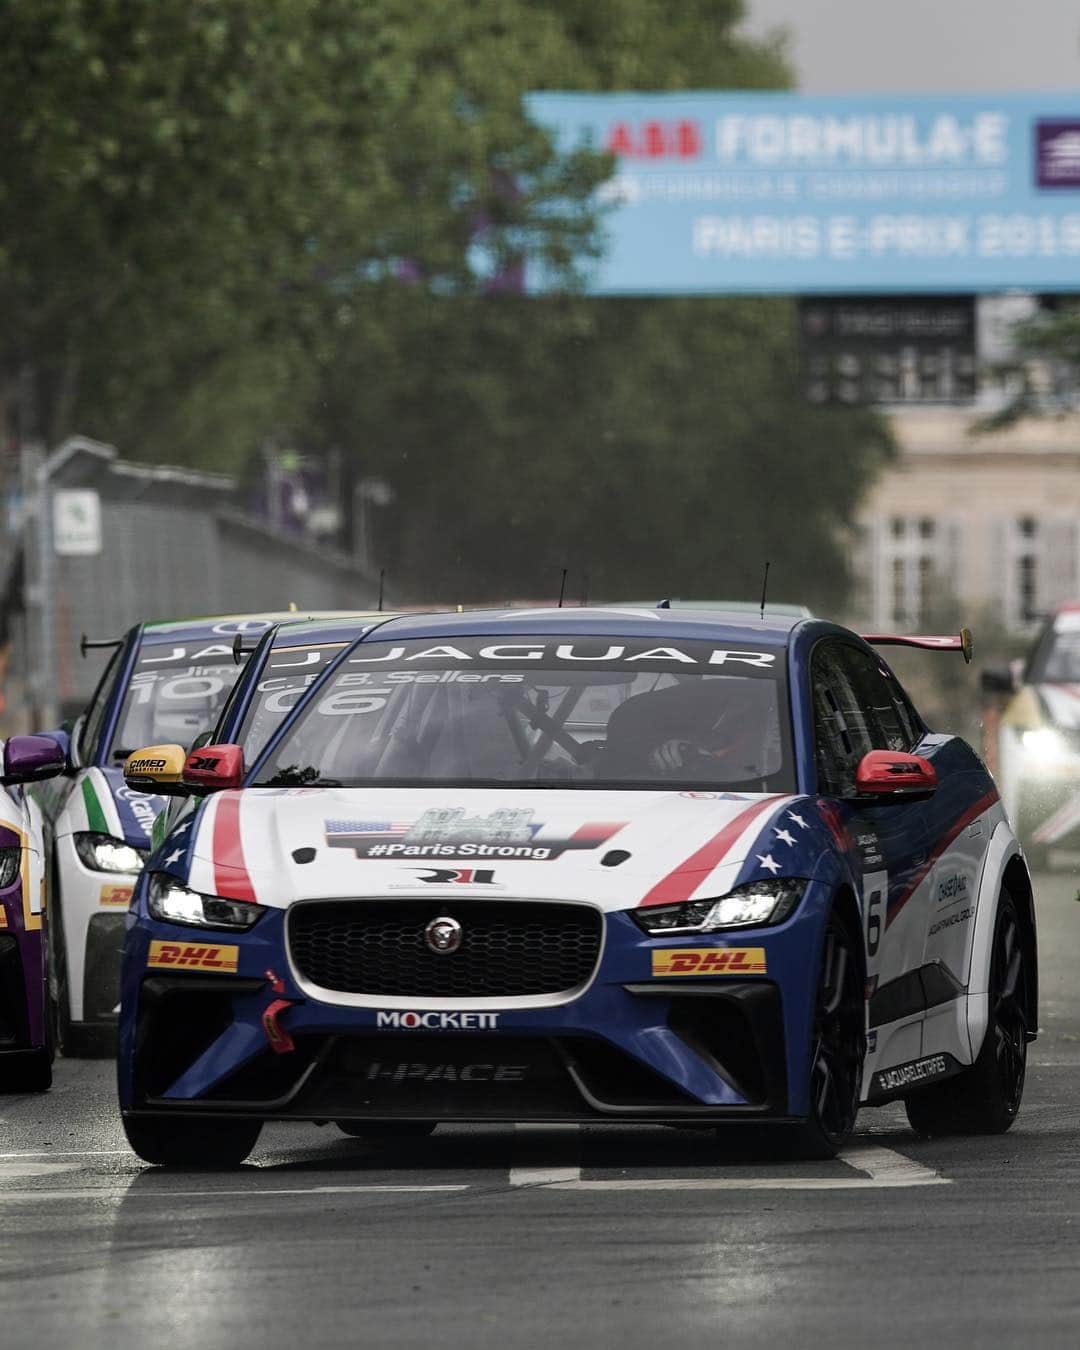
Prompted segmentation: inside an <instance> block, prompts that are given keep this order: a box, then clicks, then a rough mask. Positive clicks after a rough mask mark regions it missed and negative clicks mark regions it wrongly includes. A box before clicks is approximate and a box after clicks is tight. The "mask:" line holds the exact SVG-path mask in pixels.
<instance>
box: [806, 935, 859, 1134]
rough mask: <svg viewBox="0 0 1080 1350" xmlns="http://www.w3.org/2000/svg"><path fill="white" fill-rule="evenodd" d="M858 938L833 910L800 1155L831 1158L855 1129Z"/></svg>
mask: <svg viewBox="0 0 1080 1350" xmlns="http://www.w3.org/2000/svg"><path fill="white" fill-rule="evenodd" d="M860 942H861V935H856V934H854V933H853V932H852V930H851V928H850V927H849V925H848V924H846V923H845V922H844V921H843V919H842V918H841V917H840V916H839V915H838V914H837V913H836V911H835V910H834V911H833V913H832V914H830V916H829V920H828V923H827V924H826V926H825V940H824V943H823V944H822V954H821V974H820V976H819V978H818V990H817V999H816V1003H815V1008H814V1028H813V1033H812V1036H811V1042H810V1115H809V1118H808V1119H807V1121H806V1123H805V1124H804V1125H803V1126H801V1127H800V1129H799V1131H798V1134H797V1136H796V1140H795V1141H793V1142H795V1144H796V1149H797V1152H798V1153H799V1154H800V1155H801V1156H803V1157H815V1158H831V1157H835V1155H836V1154H837V1153H838V1152H839V1150H840V1149H841V1148H842V1147H843V1145H844V1144H845V1142H846V1141H847V1140H848V1138H849V1137H850V1136H851V1132H852V1130H853V1129H854V1128H855V1116H856V1114H857V1112H858V1109H859V1095H860V1092H861V1090H862V1073H863V1061H864V1060H865V1058H866V1001H865V978H864V975H863V963H862V960H861V952H860V947H859V943H860Z"/></svg>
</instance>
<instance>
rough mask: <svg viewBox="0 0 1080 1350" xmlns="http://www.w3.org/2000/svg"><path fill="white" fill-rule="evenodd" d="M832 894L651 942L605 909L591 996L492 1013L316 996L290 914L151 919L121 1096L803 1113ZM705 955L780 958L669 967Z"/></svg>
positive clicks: (264, 1111)
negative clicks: (220, 922) (790, 912)
mask: <svg viewBox="0 0 1080 1350" xmlns="http://www.w3.org/2000/svg"><path fill="white" fill-rule="evenodd" d="M816 889H817V888H815V887H813V886H811V887H810V889H809V890H808V892H807V896H806V897H805V898H804V900H803V903H802V905H801V907H800V909H799V911H798V912H797V913H796V915H795V917H794V918H792V919H791V920H789V921H788V922H787V923H786V924H783V925H781V926H779V927H777V928H775V929H764V930H756V931H752V932H747V933H740V934H737V935H736V934H731V933H728V934H724V935H722V936H720V935H709V936H704V935H696V936H694V937H693V938H689V937H685V936H684V937H681V938H671V937H668V938H663V939H657V938H649V937H647V936H646V935H645V934H644V933H643V932H642V931H641V930H640V929H639V928H638V927H637V925H636V924H635V922H634V921H633V919H632V918H631V917H630V915H629V914H627V913H614V914H608V915H607V916H606V918H605V935H604V943H603V950H602V955H601V957H600V960H599V965H598V967H597V969H596V971H595V973H594V976H593V978H592V980H591V981H590V982H589V983H588V985H587V986H586V987H585V988H584V989H583V990H582V991H581V992H579V993H577V994H576V995H575V996H574V997H572V998H570V999H569V1000H568V1001H565V1002H556V1003H554V1004H549V1005H546V1006H541V1007H536V1006H516V1005H515V1000H514V999H513V998H507V999H505V1000H504V1001H502V1002H501V1003H500V1004H499V1005H498V1006H497V1007H493V1006H492V1002H491V1000H483V1001H482V1004H483V1006H482V1009H481V1010H480V1011H477V1008H476V1003H475V1002H474V1003H472V1004H470V1003H468V1002H465V1001H461V1002H460V1003H458V1004H456V1008H448V1007H447V1001H445V1000H440V1001H439V1005H438V1008H437V1009H436V1010H432V1009H431V1003H430V1001H429V1003H428V1004H427V1005H425V1003H424V1001H423V1000H422V999H417V1001H416V1003H415V1005H414V1007H413V1009H412V1010H403V1009H402V1008H401V1000H400V999H396V1000H393V1003H395V1004H396V1006H395V1007H392V1008H388V1007H386V1006H383V1007H381V1008H380V1007H378V1006H371V1007H356V1006H342V1005H341V1004H338V1003H335V1002H330V1001H326V1000H325V999H317V998H314V997H311V996H310V995H308V994H306V993H305V992H304V991H303V989H302V988H301V987H300V985H299V984H298V982H297V980H296V977H295V974H294V972H293V970H292V969H291V967H290V963H289V960H288V955H287V953H286V949H285V937H284V914H283V913H282V912H281V911H272V912H270V913H268V914H267V915H266V916H265V917H264V918H263V919H261V920H260V921H259V923H258V924H257V925H256V927H255V928H254V929H253V930H251V931H249V932H248V933H245V934H226V933H222V932H213V933H210V932H203V931H201V930H193V929H191V928H183V929H181V928H179V927H176V926H171V925H166V924H161V923H157V922H155V921H152V920H149V919H148V918H147V917H146V916H145V913H141V914H138V915H137V916H136V917H134V918H133V919H132V920H131V927H130V930H129V933H128V938H127V942H126V946H125V956H124V974H123V1007H122V1013H121V1025H120V1064H119V1069H120V1074H119V1081H120V1094H121V1106H122V1108H123V1109H124V1110H125V1111H126V1112H137V1113H152V1114H161V1113H163V1112H169V1113H174V1112H186V1113H199V1114H203V1113H210V1114H216V1115H224V1114H243V1115H255V1116H258V1117H260V1118H262V1119H304V1120H326V1119H334V1120H339V1119H350V1120H371V1121H387V1120H395V1119H434V1120H469V1121H484V1120H522V1119H525V1120H563V1121H590V1120H592V1121H596V1120H643V1121H650V1120H651V1121H687V1120H694V1121H698V1122H702V1123H705V1122H711V1121H723V1120H733V1119H736V1120H737V1119H747V1118H750V1119H761V1118H767V1119H770V1120H786V1119H794V1118H802V1117H804V1116H805V1115H806V1112H807V1091H808V1089H807V1081H806V1078H807V1067H806V1066H807V1063H808V1060H809V1026H810V1022H811V1017H812V1007H813V997H814V988H815V985H816V979H815V976H816V972H817V968H818V964H819V962H818V952H819V944H820V931H821V927H822V924H821V920H820V917H819V916H820V907H819V905H818V904H815V903H814V898H815V897H814V891H815V890H816ZM152 943H159V944H160V943H165V944H167V950H168V951H169V952H170V953H172V955H170V958H169V960H170V961H171V962H172V967H171V968H168V969H163V968H162V967H161V965H160V959H161V951H162V948H161V947H155V948H154V952H155V953H156V955H155V956H154V960H155V965H153V966H151V965H150V964H149V962H150V959H151V944H152ZM688 948H689V949H694V950H697V951H703V950H706V949H708V950H709V951H714V952H715V951H723V950H724V949H728V948H760V949H762V950H763V952H764V961H763V963H759V964H763V966H764V969H763V970H762V971H761V973H759V974H757V973H756V974H752V975H746V974H741V973H738V972H737V971H734V972H732V973H726V974H706V975H701V974H697V973H693V972H691V973H689V974H686V975H664V974H654V961H653V954H654V952H665V951H669V950H670V949H676V950H684V949H688ZM448 959H453V958H452V957H451V958H448ZM180 962H183V967H184V968H181V966H180V964H179V963H180ZM660 964H661V965H667V964H668V963H665V962H661V963H660ZM706 964H708V963H706ZM713 964H715V962H714V963H713ZM721 964H723V963H722V962H721ZM699 965H700V962H699ZM459 1013H465V1014H471V1015H469V1016H467V1017H466V1018H465V1020H464V1022H462V1020H461V1017H460V1016H459V1015H458V1014H459Z"/></svg>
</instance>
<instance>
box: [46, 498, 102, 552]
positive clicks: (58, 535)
mask: <svg viewBox="0 0 1080 1350" xmlns="http://www.w3.org/2000/svg"><path fill="white" fill-rule="evenodd" d="M53 547H54V548H55V550H56V552H57V553H59V554H61V555H67V556H70V555H74V554H83V555H85V556H88V557H89V556H90V555H92V554H96V553H100V552H101V498H100V497H99V496H98V494H97V493H96V492H93V491H91V490H90V489H89V488H58V489H57V490H56V491H55V492H54V493H53Z"/></svg>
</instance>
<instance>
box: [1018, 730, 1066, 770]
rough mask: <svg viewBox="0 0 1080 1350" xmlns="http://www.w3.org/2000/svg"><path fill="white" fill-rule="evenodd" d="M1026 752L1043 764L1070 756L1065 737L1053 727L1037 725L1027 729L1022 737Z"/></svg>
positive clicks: (1029, 756) (1030, 757)
mask: <svg viewBox="0 0 1080 1350" xmlns="http://www.w3.org/2000/svg"><path fill="white" fill-rule="evenodd" d="M1021 739H1022V741H1023V744H1024V754H1025V755H1027V756H1028V758H1029V759H1033V760H1036V761H1037V762H1038V763H1041V764H1051V763H1054V762H1056V761H1059V760H1064V759H1068V758H1069V747H1068V745H1067V744H1066V742H1065V737H1064V736H1062V734H1061V733H1060V732H1059V731H1055V730H1054V729H1053V727H1036V728H1035V729H1034V730H1033V731H1025V732H1024V734H1023V736H1022V737H1021Z"/></svg>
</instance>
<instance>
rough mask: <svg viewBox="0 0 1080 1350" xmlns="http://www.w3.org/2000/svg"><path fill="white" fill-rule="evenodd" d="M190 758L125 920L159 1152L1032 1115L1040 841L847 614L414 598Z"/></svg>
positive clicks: (807, 1137)
mask: <svg viewBox="0 0 1080 1350" xmlns="http://www.w3.org/2000/svg"><path fill="white" fill-rule="evenodd" d="M928 642H929V645H933V646H937V647H958V646H960V645H961V644H960V641H959V640H952V639H935V640H928ZM254 678H255V674H254V673H253V675H252V679H254ZM159 762H164V761H163V759H159V758H158V757H155V756H154V754H152V753H145V754H139V755H136V756H133V757H132V765H131V772H132V773H133V774H134V773H135V770H136V768H138V770H139V773H141V774H142V775H146V774H151V775H152V774H153V773H154V772H155V765H157V764H158V763H159ZM183 777H184V783H183V784H177V783H176V782H175V779H176V771H175V767H174V769H173V771H172V781H171V782H170V784H169V786H168V789H167V790H170V791H179V792H184V791H187V792H197V793H198V794H199V796H198V798H191V799H190V800H189V801H188V802H187V804H186V806H185V807H184V808H182V809H181V810H180V812H179V814H178V816H177V817H176V819H175V820H174V822H173V824H172V828H171V829H170V830H169V832H168V834H167V836H166V837H165V838H164V839H163V840H162V842H161V844H160V846H159V847H158V848H157V849H156V851H155V852H154V854H153V855H152V857H151V858H150V860H149V863H148V865H147V867H146V868H145V870H144V872H143V874H142V876H141V877H140V880H139V883H138V885H137V887H136V892H135V897H134V901H133V906H132V915H131V919H130V928H129V931H128V935H127V940H126V943H125V948H124V967H123V996H122V1011H121V1025H120V1043H119V1087H120V1104H121V1108H122V1112H123V1119H124V1124H125V1129H126V1131H127V1135H128V1138H129V1140H130V1141H131V1144H132V1146H133V1147H134V1149H135V1150H136V1152H138V1153H139V1154H140V1155H141V1156H142V1157H143V1158H144V1159H146V1160H148V1161H150V1162H155V1163H185V1162H191V1161H200V1162H202V1163H207V1162H216V1163H220V1164H223V1165H224V1164H235V1163H237V1162H239V1161H240V1160H242V1159H243V1158H244V1157H245V1156H246V1155H247V1154H248V1152H249V1151H250V1150H251V1149H252V1147H253V1146H254V1144H255V1142H256V1140H257V1138H258V1135H259V1131H260V1128H261V1125H262V1122H263V1121H265V1120H270V1119H301V1120H318V1121H325V1120H334V1121H336V1122H337V1123H338V1124H339V1125H340V1126H341V1128H342V1129H344V1130H345V1131H346V1132H347V1133H349V1134H358V1135H368V1134H379V1133H381V1132H384V1131H386V1130H390V1131H392V1132H394V1133H399V1134H404V1133H409V1132H414V1133H415V1132H423V1131H427V1130H430V1129H432V1128H434V1126H435V1124H436V1123H437V1122H439V1121H452V1120H455V1121H456V1120H469V1121H485V1120H486V1121H500V1120H503V1121H511V1120H562V1121H592V1122H595V1121H604V1120H607V1121H652V1122H665V1123H671V1124H687V1123H690V1124H694V1125H712V1124H715V1125H723V1124H726V1123H728V1122H732V1121H743V1122H745V1121H748V1120H753V1121H768V1122H776V1123H778V1124H783V1125H785V1126H787V1127H789V1129H790V1134H791V1136H792V1138H793V1140H794V1142H795V1143H796V1144H797V1146H798V1148H799V1149H801V1150H802V1151H804V1152H806V1153H809V1154H813V1155H826V1154H829V1153H831V1152H833V1151H835V1150H836V1149H837V1148H839V1147H841V1146H842V1144H843V1143H844V1141H845V1140H846V1138H847V1137H848V1136H849V1134H850V1132H851V1130H852V1128H853V1125H854V1121H855V1115H856V1111H857V1109H858V1107H859V1105H860V1104H861V1103H869V1104H876V1103H881V1102H886V1101H890V1100H893V1099H897V1098H903V1099H904V1100H905V1103H906V1106H907V1111H908V1115H909V1118H910V1119H911V1121H912V1123H913V1125H914V1126H915V1127H916V1128H918V1129H920V1130H923V1131H926V1132H930V1133H934V1132H946V1131H952V1130H957V1131H973V1132H979V1131H1000V1130H1004V1129H1007V1128H1008V1126H1009V1125H1010V1124H1011V1123H1012V1121H1013V1119H1014V1118H1015V1116H1016V1113H1017V1110H1018V1108H1019V1105H1020V1099H1021V1095H1022V1092H1023V1085H1024V1071H1025V1064H1026V1056H1027V1045H1028V1042H1029V1041H1030V1040H1031V1039H1032V1038H1033V1037H1034V1035H1035V1031H1036V1009H1037V974H1036V945H1035V923H1034V911H1033V902H1032V892H1031V885H1030V881H1029V878H1028V874H1027V871H1026V868H1025V865H1024V862H1023V858H1022V855H1021V853H1020V850H1019V847H1018V845H1017V842H1016V839H1015V837H1014V835H1013V832H1012V830H1011V828H1010V826H1009V823H1008V821H1007V819H1006V817H1005V814H1004V812H1003V810H1002V807H1001V804H1000V802H999V800H998V794H997V791H996V789H995V787H994V784H993V781H992V779H991V778H990V776H989V774H988V773H987V771H986V769H985V768H984V766H983V765H982V763H981V762H980V761H979V759H978V758H977V756H976V755H975V754H974V752H973V751H972V750H971V749H970V748H969V747H968V746H967V745H966V744H965V743H964V742H962V741H960V740H959V739H957V738H956V737H953V736H949V735H940V734H932V733H931V732H929V731H928V730H927V728H926V726H925V725H924V723H923V721H922V719H921V718H920V716H919V714H918V712H917V711H916V710H915V708H914V707H913V706H912V704H911V702H910V700H909V699H908V697H907V695H906V694H905V693H904V691H903V690H902V688H901V687H900V685H899V684H898V682H897V681H896V679H895V677H894V676H893V674H892V672H891V671H890V670H889V668H888V667H887V666H886V665H885V663H884V662H883V661H882V659H881V658H880V657H879V656H878V655H877V654H876V652H875V650H874V648H872V647H871V646H870V645H868V643H867V642H866V641H864V640H863V639H861V638H859V637H857V636H856V635H855V634H854V633H851V632H849V631H847V630H846V629H843V628H840V627H837V626H835V625H833V624H829V623H825V622H822V621H819V620H814V619H803V618H800V617H798V616H792V617H786V618H779V617H776V616H772V617H768V618H767V619H766V620H765V621H759V620H756V619H755V620H752V621H751V620H748V618H747V616H746V615H744V614H740V615H732V616H723V615H719V614H715V613H709V614H694V613H691V612H689V611H679V612H675V613H672V612H671V611H670V610H629V609H627V610H617V609H611V610H600V609H593V610H590V609H579V610H574V611H568V610H534V611H508V612H501V613H474V614H457V615H428V616H414V617H409V618H397V619H392V620H390V621H389V622H385V623H381V624H378V625H377V626H375V627H373V628H372V629H371V630H370V631H369V632H367V633H365V634H363V635H362V636H360V637H359V638H358V639H357V640H356V641H354V642H352V643H350V644H349V645H347V646H345V647H342V648H341V649H340V650H339V651H338V652H337V653H336V654H335V655H334V658H333V660H331V661H329V662H324V663H322V666H321V670H320V673H319V674H318V676H317V678H316V679H315V680H314V681H313V682H312V684H311V685H310V687H309V688H308V689H307V690H306V692H305V693H304V695H303V697H302V698H301V699H300V701H299V703H298V704H297V706H296V707H295V708H294V709H293V710H292V711H291V712H290V713H289V714H288V715H287V716H286V717H285V718H284V720H283V721H282V722H281V724H280V726H278V728H277V729H276V730H275V731H274V733H273V734H272V735H271V737H270V739H269V740H268V741H267V743H266V744H265V745H264V746H263V747H262V748H261V750H260V751H259V753H257V754H256V755H254V756H253V757H248V758H247V759H245V754H244V747H243V745H242V744H239V743H236V742H232V743H218V744H212V745H206V746H204V747H202V748H201V749H199V750H198V751H196V752H194V753H193V754H191V755H190V756H189V757H188V760H187V764H186V766H185V767H184V775H183ZM140 781H141V780H140ZM185 784H186V786H185Z"/></svg>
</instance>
